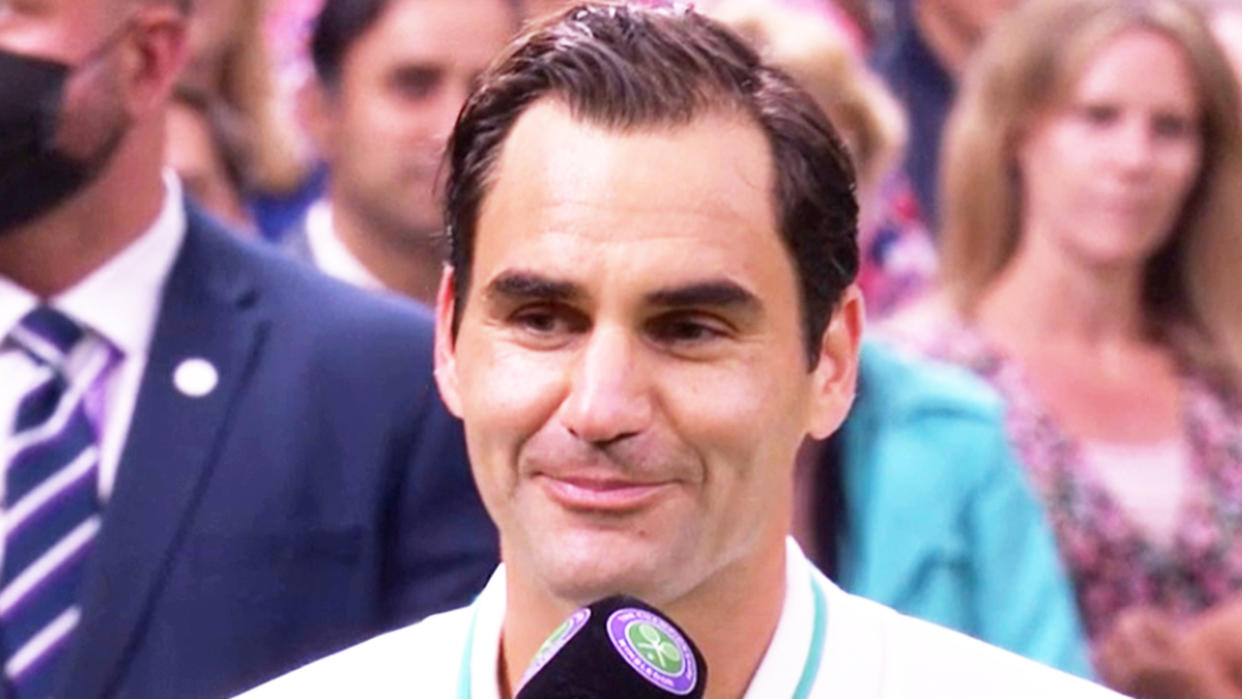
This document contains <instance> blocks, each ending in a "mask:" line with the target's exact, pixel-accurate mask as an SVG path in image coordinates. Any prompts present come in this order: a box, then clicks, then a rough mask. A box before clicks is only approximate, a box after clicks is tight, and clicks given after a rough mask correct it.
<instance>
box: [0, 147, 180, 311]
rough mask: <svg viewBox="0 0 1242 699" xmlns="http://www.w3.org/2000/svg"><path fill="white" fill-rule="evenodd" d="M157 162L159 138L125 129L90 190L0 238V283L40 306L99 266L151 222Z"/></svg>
mask: <svg viewBox="0 0 1242 699" xmlns="http://www.w3.org/2000/svg"><path fill="white" fill-rule="evenodd" d="M153 140H154V141H155V143H154V145H153V144H152V141H153ZM152 153H154V154H156V155H155V156H152V155H151V154H152ZM162 154H163V150H162V131H159V130H158V129H140V128H135V129H133V130H132V131H131V132H130V133H129V134H128V135H127V136H126V137H125V140H124V141H123V142H122V143H121V145H120V146H118V149H117V152H116V153H115V154H114V156H113V158H112V160H111V161H110V162H109V164H108V165H107V166H106V167H105V168H104V171H103V172H102V173H100V175H99V176H98V177H97V178H96V179H95V180H94V181H93V182H91V183H90V184H88V185H87V186H86V187H85V188H83V189H82V190H81V191H79V192H77V193H75V194H74V195H73V196H72V197H70V198H69V199H67V200H66V201H64V202H62V203H61V204H60V205H58V206H57V207H56V208H54V209H52V210H51V211H49V212H47V213H45V214H43V215H42V216H40V217H39V218H37V219H35V220H34V221H32V222H31V223H29V224H27V225H25V226H22V227H21V228H19V229H17V230H13V231H9V232H7V233H3V234H0V275H3V276H6V277H8V278H10V279H12V280H13V281H14V282H16V283H17V284H18V285H19V286H21V287H23V288H25V289H27V290H28V291H30V292H32V293H34V294H35V295H37V296H40V297H42V298H48V297H51V296H54V295H56V294H58V293H61V292H63V291H65V290H66V289H69V288H71V287H73V286H74V285H75V284H77V283H78V282H80V281H82V280H83V279H85V278H86V277H87V276H89V275H90V274H91V273H92V272H94V271H95V270H96V269H98V268H100V267H101V266H103V265H104V264H106V263H107V262H108V260H111V259H112V258H113V257H115V256H116V255H117V254H118V253H119V252H121V251H122V250H124V249H125V247H126V246H128V245H129V244H130V243H132V242H133V241H134V240H135V239H137V238H138V237H139V236H141V235H142V233H143V232H144V231H145V230H146V229H147V228H148V227H149V226H150V225H151V222H152V221H154V220H155V218H156V217H157V216H158V215H159V211H160V208H161V206H162V205H163V200H164V184H163V181H162V179H161V175H160V172H161V169H162V165H161V163H162Z"/></svg>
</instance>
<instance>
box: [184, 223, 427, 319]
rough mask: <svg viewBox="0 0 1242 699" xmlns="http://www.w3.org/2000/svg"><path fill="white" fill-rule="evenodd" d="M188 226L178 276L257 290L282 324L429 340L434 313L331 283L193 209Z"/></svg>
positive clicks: (393, 298) (403, 301)
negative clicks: (207, 277) (183, 275)
mask: <svg viewBox="0 0 1242 699" xmlns="http://www.w3.org/2000/svg"><path fill="white" fill-rule="evenodd" d="M187 225H188V234H187V237H186V248H185V250H184V252H183V255H184V256H185V257H186V258H187V259H183V260H179V265H181V266H182V267H184V268H185V269H181V270H179V271H181V272H182V273H187V272H188V273H193V274H198V275H200V276H211V277H212V278H213V279H215V280H221V281H220V282H219V283H229V282H233V283H238V284H246V285H249V286H251V287H253V290H254V291H255V292H256V293H257V294H258V298H259V299H260V302H261V303H262V304H264V305H266V306H267V307H268V308H269V309H270V310H271V315H272V316H273V317H274V318H275V319H277V320H279V321H280V322H281V323H282V324H287V325H293V326H305V327H310V328H316V327H318V328H323V329H327V330H330V331H332V332H333V333H336V334H337V336H338V337H342V336H349V334H351V333H358V332H361V333H369V332H373V331H375V330H376V329H380V330H381V331H382V332H381V333H380V334H381V335H385V336H391V335H393V334H394V333H395V334H396V335H397V336H399V337H402V338H403V339H404V340H406V341H409V340H411V339H413V336H418V339H420V340H425V341H429V340H430V332H431V328H432V327H433V320H432V316H431V313H430V312H429V310H428V309H426V308H424V307H422V306H420V305H418V304H416V303H414V302H412V301H409V300H407V299H404V298H401V297H397V296H395V295H392V294H381V293H375V292H370V291H366V290H362V289H357V288H355V287H353V286H350V285H348V284H345V283H343V282H340V281H338V280H335V279H332V278H330V277H328V276H326V275H324V274H322V273H320V272H318V271H317V270H315V269H314V268H312V267H311V266H309V265H306V264H304V263H301V262H299V261H297V260H292V259H289V257H288V256H287V255H286V254H283V253H282V251H281V250H280V249H279V248H277V247H275V246H272V245H270V244H266V243H262V242H259V241H252V240H247V239H243V238H241V237H239V236H238V235H236V234H234V233H232V232H230V231H228V230H227V229H225V228H224V227H223V225H222V224H220V223H218V222H216V221H214V220H212V219H210V218H209V217H207V216H205V215H203V214H202V213H201V212H198V211H196V210H195V209H194V208H193V207H189V211H188V223H187ZM342 334H344V335H342Z"/></svg>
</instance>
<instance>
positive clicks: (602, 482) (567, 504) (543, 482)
mask: <svg viewBox="0 0 1242 699" xmlns="http://www.w3.org/2000/svg"><path fill="white" fill-rule="evenodd" d="M535 481H536V482H537V483H538V484H539V486H540V487H541V488H542V489H543V491H544V493H546V494H547V495H548V497H549V498H551V499H552V500H553V501H554V502H556V503H558V504H560V505H561V506H562V507H564V508H566V509H568V510H577V511H590V512H598V513H609V514H621V513H625V512H630V511H634V510H638V509H641V508H643V507H645V506H648V505H650V504H651V503H652V502H654V501H655V500H657V499H658V498H660V497H662V496H663V495H665V494H666V493H667V492H668V491H670V490H671V489H672V488H673V487H674V484H673V482H672V481H655V482H639V481H632V480H626V479H621V478H599V477H588V476H551V475H548V474H539V475H537V476H535Z"/></svg>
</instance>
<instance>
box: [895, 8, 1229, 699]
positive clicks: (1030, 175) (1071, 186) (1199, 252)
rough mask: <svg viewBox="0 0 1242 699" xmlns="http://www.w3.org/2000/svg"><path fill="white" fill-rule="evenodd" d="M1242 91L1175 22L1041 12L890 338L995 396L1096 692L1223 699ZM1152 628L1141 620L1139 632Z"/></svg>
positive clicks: (979, 74)
mask: <svg viewBox="0 0 1242 699" xmlns="http://www.w3.org/2000/svg"><path fill="white" fill-rule="evenodd" d="M1240 138H1242V134H1240V133H1239V125H1238V104H1237V89H1236V86H1235V81H1234V78H1233V75H1232V72H1231V71H1230V69H1229V64H1228V62H1227V61H1226V58H1225V56H1224V55H1223V53H1222V52H1221V51H1220V49H1219V48H1218V47H1217V45H1216V43H1215V42H1214V41H1213V40H1212V37H1211V34H1210V33H1209V32H1208V29H1207V27H1206V25H1205V24H1204V22H1203V20H1202V18H1201V17H1200V16H1199V15H1198V14H1197V13H1196V12H1194V11H1193V10H1192V9H1191V8H1190V7H1188V6H1187V5H1185V4H1184V3H1181V2H1178V1H1177V0H1144V1H1143V2H1116V1H1115V0H1028V3H1027V4H1025V5H1024V6H1023V7H1022V8H1021V9H1020V10H1018V11H1016V12H1015V13H1014V14H1013V16H1012V17H1011V18H1008V19H1007V20H1005V21H1004V22H1002V24H1001V25H1000V26H998V27H997V29H996V30H995V34H994V36H993V37H990V38H989V39H988V41H987V43H986V45H985V47H984V49H983V50H982V52H981V54H980V55H979V57H978V62H977V63H976V64H975V65H974V66H973V67H972V70H971V72H970V73H969V74H968V77H967V81H966V84H965V86H964V90H963V94H962V97H961V102H960V104H959V106H958V107H957V108H956V110H955V112H954V115H953V118H952V121H951V125H950V131H949V134H948V139H947V141H946V146H947V147H946V159H945V163H944V167H945V170H944V183H945V202H946V209H945V211H944V216H945V225H944V231H943V238H942V250H941V251H942V268H941V272H942V284H943V286H942V293H941V294H940V295H939V296H938V297H936V298H935V299H934V300H931V301H928V302H926V303H924V304H921V305H920V306H919V307H916V308H914V309H911V310H910V311H909V312H907V313H904V314H902V315H901V316H899V317H898V318H897V319H896V320H895V321H894V322H893V323H892V325H891V326H890V327H889V328H888V329H887V331H888V332H889V333H890V335H892V336H894V337H896V338H898V339H900V340H901V341H903V342H905V343H908V344H910V345H913V346H915V347H917V348H919V349H921V350H922V351H923V352H925V353H927V354H930V355H932V356H936V357H940V358H946V359H949V360H951V361H954V362H957V363H960V364H963V365H966V366H968V367H970V368H971V369H973V370H974V371H976V372H977V373H979V374H981V375H982V376H984V377H986V378H987V379H988V380H990V381H991V382H992V383H993V384H994V385H995V386H996V387H997V388H998V389H999V390H1000V392H1001V393H1002V395H1003V396H1004V397H1005V399H1006V401H1007V403H1008V407H1009V418H1008V422H1009V434H1010V438H1011V439H1012V440H1013V442H1014V444H1015V445H1016V447H1017V449H1018V453H1019V456H1020V457H1021V458H1022V460H1023V461H1024V462H1025V464H1026V465H1027V467H1028V469H1029V474H1030V476H1031V478H1032V481H1033V482H1034V483H1035V485H1036V487H1037V490H1038V491H1039V492H1040V493H1041V494H1042V495H1043V497H1044V500H1045V503H1046V505H1047V507H1048V509H1049V512H1050V516H1051V519H1052V522H1053V526H1054V529H1055V530H1056V532H1057V534H1058V538H1059V543H1060V548H1061V552H1062V555H1063V556H1064V557H1065V558H1066V561H1067V564H1068V567H1069V570H1070V573H1071V575H1072V577H1073V578H1074V581H1075V585H1076V588H1077V596H1078V601H1079V605H1080V608H1081V610H1082V613H1083V616H1084V620H1085V621H1086V624H1087V630H1088V633H1089V635H1090V637H1091V639H1092V641H1093V644H1094V647H1095V650H1096V659H1097V662H1098V668H1099V671H1100V673H1101V675H1102V676H1103V677H1104V678H1105V679H1106V680H1108V681H1109V682H1111V683H1112V684H1113V685H1114V686H1116V687H1118V688H1120V689H1122V690H1123V691H1128V692H1134V693H1138V694H1143V693H1145V692H1147V691H1148V689H1149V688H1147V687H1145V686H1144V680H1143V678H1144V677H1145V670H1144V668H1143V667H1141V666H1140V664H1139V662H1138V661H1139V659H1140V658H1144V657H1147V658H1150V657H1158V658H1159V659H1160V661H1161V662H1162V663H1165V664H1166V665H1168V666H1173V667H1177V668H1179V669H1180V670H1181V671H1182V672H1183V675H1182V677H1183V679H1184V681H1185V683H1186V684H1185V686H1183V687H1182V689H1181V691H1182V692H1183V693H1182V694H1179V695H1178V696H1210V695H1207V694H1205V693H1206V692H1208V691H1210V690H1209V689H1208V688H1207V687H1208V685H1210V684H1212V683H1213V681H1214V680H1213V678H1212V676H1211V675H1210V673H1201V672H1200V668H1199V667H1198V665H1199V656H1197V655H1196V654H1194V653H1189V652H1186V651H1187V646H1185V645H1184V644H1181V643H1173V642H1169V643H1168V644H1167V648H1165V649H1164V650H1163V651H1161V652H1160V653H1156V654H1147V655H1141V654H1136V653H1133V652H1130V651H1128V650H1125V649H1128V648H1131V647H1132V646H1134V645H1136V644H1142V643H1145V642H1146V641H1144V640H1143V639H1144V638H1147V639H1150V638H1152V637H1153V636H1152V634H1154V633H1156V631H1155V630H1157V629H1158V630H1159V632H1160V633H1161V634H1162V636H1161V637H1162V638H1164V639H1166V640H1167V639H1178V638H1180V637H1182V636H1183V634H1187V633H1188V632H1187V629H1189V628H1193V626H1194V624H1195V622H1196V619H1198V617H1199V615H1201V614H1203V613H1204V612H1205V611H1207V610H1210V609H1212V607H1213V606H1214V605H1216V604H1218V603H1221V602H1222V601H1224V600H1226V599H1228V598H1229V597H1230V596H1231V595H1233V594H1235V593H1237V592H1239V591H1240V590H1242V539H1239V538H1238V537H1237V535H1236V532H1237V531H1238V530H1239V528H1242V403H1240V402H1239V391H1238V387H1239V383H1238V382H1239V380H1242V316H1239V315H1238V308H1240V307H1242V288H1240V285H1242V276H1239V275H1238V273H1237V270H1238V269H1242V235H1240V230H1239V227H1238V225H1237V222H1238V221H1239V220H1242V217H1240V215H1239V213H1238V210H1237V207H1238V205H1239V204H1240V203H1242V201H1239V200H1238V198H1237V192H1238V191H1240V189H1239V188H1240V187H1242V181H1240V179H1239V177H1240V174H1242V170H1240V168H1242V142H1240V141H1239V139H1240ZM1134 620H1137V621H1134Z"/></svg>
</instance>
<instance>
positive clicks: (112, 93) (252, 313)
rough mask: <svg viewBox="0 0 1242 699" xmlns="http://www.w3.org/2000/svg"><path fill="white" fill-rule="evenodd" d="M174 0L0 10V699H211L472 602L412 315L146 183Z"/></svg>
mask: <svg viewBox="0 0 1242 699" xmlns="http://www.w3.org/2000/svg"><path fill="white" fill-rule="evenodd" d="M188 5H189V3H188V2H183V1H181V0H62V1H58V0H38V1H36V2H21V3H16V2H14V3H4V4H0V152H3V153H4V157H3V158H0V479H2V480H0V667H3V673H2V676H0V696H4V697H5V698H6V699H25V698H26V697H48V696H61V697H101V696H123V697H135V698H139V699H141V698H146V697H150V698H152V699H155V698H160V699H162V698H164V697H217V696H227V695H228V694H229V693H231V692H236V691H238V690H239V689H241V688H242V687H243V686H247V685H250V684H253V683H255V682H259V681H262V680H263V679H264V678H265V677H270V676H272V675H274V674H277V673H279V672H282V671H284V670H287V669H289V668H291V667H294V666H297V665H299V664H301V663H304V662H306V661H308V660H310V659H312V658H314V657H317V656H319V655H322V654H324V653H327V652H330V651H332V650H335V649H337V648H340V647H341V646H344V645H348V644H349V643H351V642H354V641H356V640H358V639H359V638H362V637H366V636H369V635H373V634H375V633H378V632H380V631H383V630H384V629H387V628H391V627H393V626H395V625H401V624H404V623H408V622H410V621H413V620H415V619H418V618H421V617H422V616H425V615H427V614H430V613H432V612H435V611H438V610H440V609H443V608H445V607H449V606H454V605H457V604H462V603H464V602H466V601H468V600H469V599H471V598H472V596H473V595H474V593H475V592H476V591H477V589H478V588H480V587H481V586H482V583H483V581H484V580H483V579H484V578H485V577H486V575H487V574H488V572H489V571H490V570H491V569H492V568H493V567H494V566H495V564H496V558H497V552H496V546H497V542H496V532H495V528H494V527H493V526H492V524H491V522H490V521H489V520H488V519H487V516H486V514H485V513H484V511H483V509H482V505H481V503H480V502H479V499H478V493H477V491H476V490H475V489H474V486H473V481H472V480H471V477H470V475H469V471H468V464H467V462H466V455H465V445H464V439H463V435H462V432H461V426H460V423H458V422H457V421H456V420H455V419H453V418H452V417H451V416H450V415H449V414H448V412H447V411H446V410H445V408H444V406H443V405H442V404H441V403H440V402H439V400H438V398H437V395H436V391H435V388H434V386H433V385H432V381H433V379H432V366H431V362H432V357H431V349H432V337H433V335H432V333H433V328H432V322H431V318H430V317H429V315H428V314H426V313H425V312H422V311H421V310H420V309H418V308H417V307H416V306H415V305H414V304H412V303H409V302H406V301H404V300H402V299H388V298H377V297H376V296H375V295H372V294H366V293H363V292H360V291H358V290H356V289H353V288H350V287H348V286H346V285H344V284H339V283H336V282H334V281H332V280H330V279H326V278H324V277H323V276H322V275H319V274H316V273H314V272H313V271H312V270H308V269H306V268H305V267H304V266H303V265H298V264H295V263H293V262H292V261H290V260H287V259H285V258H284V257H282V256H280V255H279V254H277V253H276V252H275V251H272V250H265V249H261V248H259V247H258V246H256V245H255V244H253V243H251V242H248V241H243V240H241V239H239V236H237V235H235V234H233V233H232V232H230V231H228V230H226V229H224V228H223V227H222V226H221V225H220V224H219V223H217V222H216V221H215V220H213V219H211V218H209V217H207V216H205V215H203V214H202V212H201V211H200V210H199V209H198V207H196V206H194V205H193V204H190V203H188V202H187V201H186V199H185V198H184V197H183V195H182V187H181V184H180V180H179V179H178V178H177V177H176V175H175V174H173V173H171V172H170V171H169V170H167V169H166V167H165V165H164V163H165V128H166V112H167V108H168V104H169V102H170V99H171V94H172V92H173V90H174V85H175V83H176V81H177V78H178V74H179V71H180V69H181V67H182V65H183V64H184V61H185V59H186V54H187V39H186V35H187V31H188V29H187V24H188V21H189V20H188V17H187V15H186V13H187V12H188V11H189V8H188Z"/></svg>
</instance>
